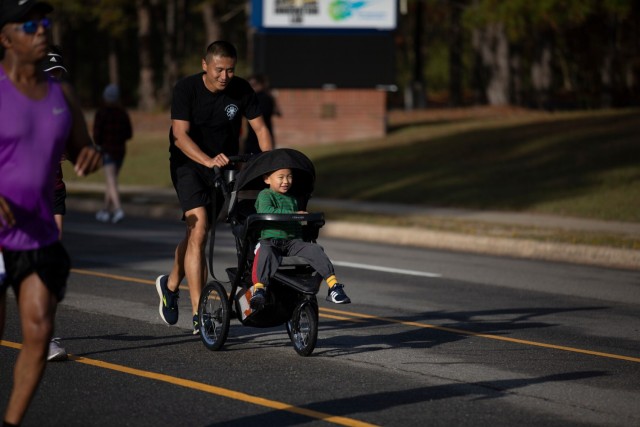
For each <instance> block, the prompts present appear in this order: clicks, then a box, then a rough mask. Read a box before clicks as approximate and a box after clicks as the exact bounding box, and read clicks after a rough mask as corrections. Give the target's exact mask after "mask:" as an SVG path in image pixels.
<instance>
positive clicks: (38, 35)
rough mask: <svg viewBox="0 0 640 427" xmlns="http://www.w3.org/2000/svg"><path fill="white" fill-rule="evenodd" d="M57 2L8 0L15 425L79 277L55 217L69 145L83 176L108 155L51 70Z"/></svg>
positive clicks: (1, 213) (7, 236) (0, 98)
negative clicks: (18, 341)
mask: <svg viewBox="0 0 640 427" xmlns="http://www.w3.org/2000/svg"><path fill="white" fill-rule="evenodd" d="M52 10H53V7H52V6H51V5H50V4H49V3H46V2H40V1H35V0H3V2H2V3H0V46H1V47H2V50H3V51H4V56H3V57H2V60H0V177H2V179H0V253H1V255H0V256H1V258H2V262H1V263H0V266H1V267H2V268H1V269H0V277H2V280H1V281H0V337H1V336H2V332H3V331H4V323H5V318H6V302H7V289H8V288H9V287H11V288H12V289H13V292H14V294H15V296H16V301H17V305H18V311H19V317H20V326H21V330H22V347H21V349H20V352H19V354H18V357H17V359H16V362H15V364H14V367H13V385H12V387H11V391H10V394H9V399H8V404H7V407H6V411H5V413H4V425H5V426H16V425H20V423H21V422H22V420H23V418H24V416H25V413H26V411H27V408H28V407H29V404H30V402H31V400H32V398H33V396H34V395H35V393H36V390H37V387H38V385H39V384H40V381H41V379H42V376H43V375H44V371H45V367H46V360H47V350H48V346H49V342H50V341H51V337H52V336H53V328H54V322H55V313H56V308H57V306H58V304H59V302H60V301H61V300H62V299H63V297H64V294H65V290H66V284H67V278H68V276H69V270H70V260H69V255H68V254H67V252H66V250H65V249H64V247H63V246H62V243H61V242H60V240H59V236H60V235H59V230H58V227H57V225H56V222H55V219H54V217H53V189H54V181H55V170H56V167H57V166H58V164H59V163H60V158H61V156H62V154H63V152H64V151H65V149H66V152H67V154H68V158H69V160H70V161H71V162H72V163H73V164H74V170H75V172H76V173H77V174H78V175H79V176H84V175H86V174H88V173H91V172H93V171H95V170H97V169H98V168H99V167H100V165H101V163H102V159H101V155H100V153H99V151H98V150H96V149H95V147H94V146H93V144H92V142H91V138H90V136H89V133H88V130H87V125H86V122H85V120H84V116H83V114H82V111H81V109H80V106H79V103H78V101H77V99H76V97H75V94H74V93H73V89H72V88H71V86H70V85H69V84H68V83H65V82H59V81H57V80H56V79H55V78H53V77H51V76H49V75H47V74H46V73H45V72H44V71H43V70H42V68H41V63H42V61H43V60H44V59H45V58H46V56H47V53H48V51H49V45H50V43H49V31H48V29H49V28H50V27H51V21H50V19H49V18H48V17H47V14H48V13H50V12H51V11H52ZM1 380H3V381H6V380H7V379H6V378H2V379H1Z"/></svg>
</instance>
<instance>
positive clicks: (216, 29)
mask: <svg viewBox="0 0 640 427" xmlns="http://www.w3.org/2000/svg"><path fill="white" fill-rule="evenodd" d="M202 20H203V21H204V27H205V30H206V33H207V40H205V46H209V44H210V43H213V42H214V41H216V40H220V34H221V29H220V22H219V21H218V16H217V15H216V2H215V0H209V1H207V2H205V3H204V4H203V5H202Z"/></svg>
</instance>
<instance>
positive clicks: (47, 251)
mask: <svg viewBox="0 0 640 427" xmlns="http://www.w3.org/2000/svg"><path fill="white" fill-rule="evenodd" d="M2 255H3V256H4V267H5V270H6V274H7V276H6V278H5V280H4V282H3V283H2V284H0V293H4V292H6V290H7V289H8V287H9V286H11V287H13V291H14V292H15V294H16V297H18V298H19V297H20V295H19V292H20V283H21V282H22V281H23V280H24V279H25V278H26V277H27V276H29V275H30V274H31V273H37V274H38V276H40V279H41V280H42V281H43V282H44V284H45V285H46V286H47V288H48V289H49V290H50V291H51V293H53V294H54V295H55V296H56V298H57V299H58V302H60V301H62V298H64V294H65V291H66V290H67V278H68V277H69V270H70V269H71V260H70V259H69V255H68V254H67V251H66V250H65V248H64V247H63V246H62V244H61V243H60V242H56V243H54V244H52V245H49V246H45V247H43V248H40V249H34V250H30V251H9V250H7V249H2Z"/></svg>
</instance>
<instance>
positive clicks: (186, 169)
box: [171, 163, 224, 221]
mask: <svg viewBox="0 0 640 427" xmlns="http://www.w3.org/2000/svg"><path fill="white" fill-rule="evenodd" d="M171 181H172V182H173V187H174V188H175V190H176V194H177V195H178V200H179V201H180V207H181V208H182V212H187V211H190V210H191V209H195V208H199V207H206V208H207V214H208V215H209V221H211V219H212V218H217V216H218V214H220V210H221V209H222V204H223V201H224V196H223V195H222V191H221V190H220V189H215V187H214V183H213V171H211V170H209V169H207V168H205V167H204V166H200V165H196V164H190V163H183V164H181V165H179V166H175V165H173V164H172V165H171ZM214 189H215V195H216V197H215V200H213V203H211V202H212V197H211V196H212V192H213V191H214ZM213 211H215V217H212V216H211V213H212V212H213Z"/></svg>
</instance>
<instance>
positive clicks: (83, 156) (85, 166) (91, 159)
mask: <svg viewBox="0 0 640 427" xmlns="http://www.w3.org/2000/svg"><path fill="white" fill-rule="evenodd" d="M101 167H102V154H101V153H100V151H98V150H96V149H95V148H93V147H91V146H88V145H87V146H85V147H82V149H81V150H80V153H78V158H77V159H76V163H75V167H74V170H75V171H76V174H77V175H78V176H85V175H88V174H90V173H91V172H95V171H97V170H98V169H100V168H101Z"/></svg>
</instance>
